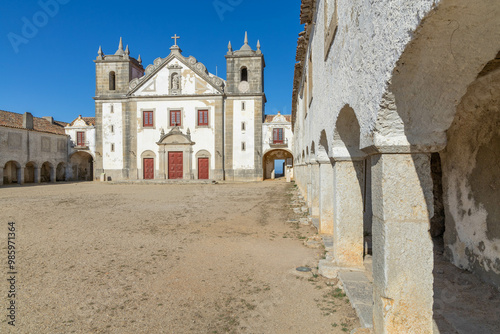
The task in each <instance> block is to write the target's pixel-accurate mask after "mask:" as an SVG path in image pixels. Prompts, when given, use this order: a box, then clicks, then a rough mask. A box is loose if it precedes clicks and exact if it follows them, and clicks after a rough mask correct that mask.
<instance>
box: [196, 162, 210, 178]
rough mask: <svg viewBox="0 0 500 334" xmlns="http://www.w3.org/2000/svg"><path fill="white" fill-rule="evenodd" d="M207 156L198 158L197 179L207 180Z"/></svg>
mask: <svg viewBox="0 0 500 334" xmlns="http://www.w3.org/2000/svg"><path fill="white" fill-rule="evenodd" d="M208 178H209V167H208V158H198V180H208Z"/></svg>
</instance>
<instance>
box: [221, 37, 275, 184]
mask: <svg viewBox="0 0 500 334" xmlns="http://www.w3.org/2000/svg"><path fill="white" fill-rule="evenodd" d="M228 49H229V50H228V52H227V54H226V63H227V78H226V91H225V93H226V96H227V101H226V105H225V134H226V140H225V152H224V153H225V160H224V161H225V173H226V175H225V176H226V180H236V181H239V180H240V181H251V180H254V181H258V180H262V179H263V170H262V157H263V152H262V120H263V115H264V109H265V103H266V95H265V93H264V67H265V66H266V64H265V61H264V55H263V54H262V51H261V49H260V41H257V49H256V50H253V49H252V48H251V47H250V45H249V44H248V34H247V33H246V32H245V40H244V43H243V46H242V47H241V48H240V49H239V50H233V48H232V46H231V42H229V45H228Z"/></svg>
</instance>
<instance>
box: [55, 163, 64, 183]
mask: <svg viewBox="0 0 500 334" xmlns="http://www.w3.org/2000/svg"><path fill="white" fill-rule="evenodd" d="M56 181H57V182H61V181H66V163H64V162H60V163H58V164H57V167H56Z"/></svg>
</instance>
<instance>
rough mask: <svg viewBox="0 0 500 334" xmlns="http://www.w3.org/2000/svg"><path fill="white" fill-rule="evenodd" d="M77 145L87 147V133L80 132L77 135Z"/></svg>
mask: <svg viewBox="0 0 500 334" xmlns="http://www.w3.org/2000/svg"><path fill="white" fill-rule="evenodd" d="M76 145H77V146H84V145H85V132H83V131H78V132H77V133H76Z"/></svg>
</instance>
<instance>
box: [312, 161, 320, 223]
mask: <svg viewBox="0 0 500 334" xmlns="http://www.w3.org/2000/svg"><path fill="white" fill-rule="evenodd" d="M319 193H320V182H319V163H318V162H317V161H311V206H310V208H311V216H313V217H315V218H316V217H319V196H320V195H319Z"/></svg>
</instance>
